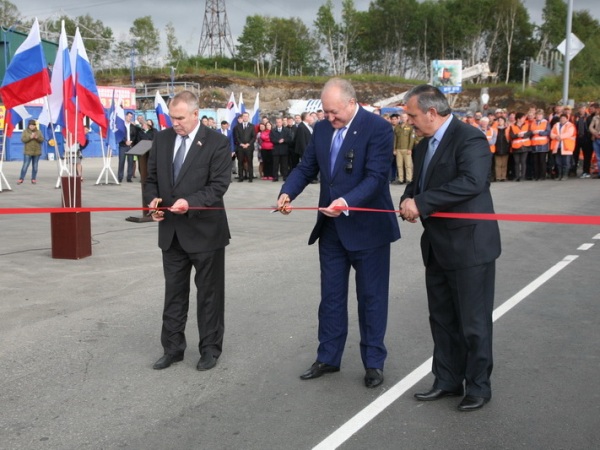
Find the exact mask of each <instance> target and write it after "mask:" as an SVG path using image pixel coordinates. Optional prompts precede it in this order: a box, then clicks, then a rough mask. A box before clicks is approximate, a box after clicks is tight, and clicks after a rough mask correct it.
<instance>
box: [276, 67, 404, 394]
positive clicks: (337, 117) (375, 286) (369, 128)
mask: <svg viewBox="0 0 600 450" xmlns="http://www.w3.org/2000/svg"><path fill="white" fill-rule="evenodd" d="M321 99H322V101H323V109H324V110H325V112H326V115H327V117H328V120H323V121H321V122H318V123H317V124H316V125H315V128H314V135H313V138H312V140H311V141H310V144H309V145H308V147H307V148H306V150H305V152H304V155H303V158H302V161H301V162H300V164H298V166H296V168H295V169H294V170H293V171H292V172H291V173H290V175H289V176H288V179H287V182H286V183H285V184H284V185H283V187H282V189H281V193H280V196H279V199H278V201H277V206H278V209H279V210H280V211H281V212H282V213H284V214H289V212H290V211H291V207H290V202H291V201H292V200H293V199H295V198H296V197H297V196H298V195H299V194H300V193H301V192H302V190H303V189H304V188H305V187H306V185H308V184H309V183H310V182H311V181H312V180H314V179H315V177H316V176H317V173H318V172H319V171H320V172H321V191H320V195H319V212H318V215H317V223H316V225H315V227H314V229H313V231H312V234H311V236H310V239H309V242H308V243H309V244H313V243H314V242H315V241H316V240H317V239H319V260H320V264H321V303H320V306H319V348H318V351H317V360H316V361H315V363H314V364H313V365H312V366H311V367H310V368H309V369H308V370H307V371H306V372H304V373H303V374H302V375H301V377H300V378H301V379H303V380H309V379H313V378H317V377H320V376H321V375H323V374H325V373H330V372H337V371H339V370H340V364H341V360H342V353H343V351H344V345H345V342H346V336H347V334H348V280H349V275H350V268H351V267H353V268H354V270H355V271H356V295H357V298H358V318H359V328H360V353H361V357H362V362H363V365H364V368H365V369H366V373H365V377H364V382H365V385H366V386H367V387H369V388H372V387H376V386H379V385H380V384H381V383H382V382H383V365H384V361H385V358H386V355H387V351H386V348H385V345H384V342H383V341H384V337H385V329H386V325H387V312H388V292H389V275H390V247H391V242H393V241H395V240H397V239H399V238H400V230H399V228H398V220H397V218H396V217H395V214H394V213H393V212H390V213H380V212H365V211H349V210H348V209H347V208H348V207H362V208H373V209H379V210H381V209H383V210H393V203H392V199H391V195H390V190H389V184H388V180H387V176H388V171H389V167H390V164H391V161H392V144H393V139H394V136H393V134H392V127H390V125H389V124H388V123H387V122H386V121H385V120H384V119H382V118H381V117H379V116H376V115H374V114H371V113H369V112H368V111H365V110H364V109H363V108H362V107H360V106H359V105H358V103H357V101H356V94H355V91H354V88H353V87H352V85H351V84H350V83H349V82H348V81H346V80H342V79H339V78H333V79H331V80H329V81H328V82H327V83H326V84H325V87H324V88H323V92H322V94H321Z"/></svg>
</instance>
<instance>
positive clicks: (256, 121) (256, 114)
mask: <svg viewBox="0 0 600 450" xmlns="http://www.w3.org/2000/svg"><path fill="white" fill-rule="evenodd" d="M251 122H252V123H253V124H254V125H258V124H259V123H260V106H259V100H258V92H257V93H256V98H255V99H254V109H253V110H252V120H251Z"/></svg>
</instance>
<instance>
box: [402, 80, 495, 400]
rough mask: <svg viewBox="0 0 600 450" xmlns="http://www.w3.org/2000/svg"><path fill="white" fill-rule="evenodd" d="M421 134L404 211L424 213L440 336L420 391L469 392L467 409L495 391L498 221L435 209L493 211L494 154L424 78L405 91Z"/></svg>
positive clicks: (424, 245) (435, 328)
mask: <svg viewBox="0 0 600 450" xmlns="http://www.w3.org/2000/svg"><path fill="white" fill-rule="evenodd" d="M404 101H405V104H406V106H405V111H406V113H407V114H408V117H409V119H408V122H409V123H410V124H411V125H412V126H414V128H415V132H416V134H417V135H418V136H424V137H425V139H423V140H421V142H419V144H418V146H417V147H416V148H415V151H414V156H413V157H414V177H413V181H412V182H411V183H409V184H408V185H407V187H406V190H405V192H404V195H403V196H402V199H401V204H400V210H401V215H402V217H403V218H404V219H405V220H408V221H409V222H416V220H417V218H420V219H421V223H422V224H423V228H424V231H423V235H422V237H421V253H422V256H423V262H424V263H425V283H426V287H427V300H428V305H429V324H430V327H431V334H432V337H433V343H434V349H433V367H432V371H433V375H434V377H435V381H434V383H433V387H432V388H431V389H430V390H429V391H427V392H421V393H417V394H415V397H416V398H417V400H420V401H431V400H438V399H440V398H443V397H447V396H462V395H463V393H464V389H463V383H464V384H465V386H464V388H466V395H465V396H464V398H463V399H462V401H461V402H460V404H459V405H458V409H459V411H473V410H476V409H479V408H481V407H483V405H484V404H485V403H487V402H488V401H489V400H490V398H491V396H492V390H491V385H490V375H491V373H492V366H493V361H492V312H493V308H494V283H495V274H496V259H497V258H498V256H500V232H499V229H498V223H497V222H496V221H491V220H475V219H469V218H466V219H450V218H441V217H432V214H433V213H435V212H446V213H493V212H494V206H493V203H492V196H491V194H490V183H489V172H490V167H491V158H492V154H491V153H490V147H489V144H488V142H487V139H486V137H485V135H484V134H483V133H481V130H479V129H477V128H474V127H472V126H471V125H468V124H465V123H463V122H461V121H460V120H458V119H457V118H455V117H453V116H452V114H451V109H450V106H449V105H448V101H447V100H446V97H445V96H444V94H442V93H441V92H440V91H439V90H438V89H437V88H435V87H432V86H428V85H421V86H417V87H415V88H413V89H412V90H410V91H409V92H408V93H407V94H406V96H405V98H404Z"/></svg>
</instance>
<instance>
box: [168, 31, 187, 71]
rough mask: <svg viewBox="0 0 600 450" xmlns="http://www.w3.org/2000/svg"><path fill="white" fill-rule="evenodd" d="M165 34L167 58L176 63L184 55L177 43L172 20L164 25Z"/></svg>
mask: <svg viewBox="0 0 600 450" xmlns="http://www.w3.org/2000/svg"><path fill="white" fill-rule="evenodd" d="M165 34H166V35H167V60H168V61H169V62H170V63H171V64H175V65H177V64H178V63H179V61H181V60H182V59H184V58H185V57H186V55H185V51H184V50H183V47H182V46H181V45H179V42H178V41H177V37H176V36H175V27H174V26H173V22H169V23H167V25H166V26H165Z"/></svg>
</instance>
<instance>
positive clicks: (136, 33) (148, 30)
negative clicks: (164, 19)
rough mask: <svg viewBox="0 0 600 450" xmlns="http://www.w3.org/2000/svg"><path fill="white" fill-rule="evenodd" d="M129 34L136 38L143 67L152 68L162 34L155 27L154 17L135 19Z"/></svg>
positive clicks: (136, 45)
mask: <svg viewBox="0 0 600 450" xmlns="http://www.w3.org/2000/svg"><path fill="white" fill-rule="evenodd" d="M129 32H130V33H131V35H132V36H133V38H134V41H135V48H136V50H137V51H138V54H139V56H140V59H141V63H142V66H150V65H151V63H152V62H153V61H152V60H154V59H155V57H156V55H158V51H159V49H160V33H159V32H158V29H157V28H156V27H155V26H154V22H153V21H152V16H144V17H138V18H137V19H135V20H134V21H133V26H132V27H131V28H130V29H129Z"/></svg>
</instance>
